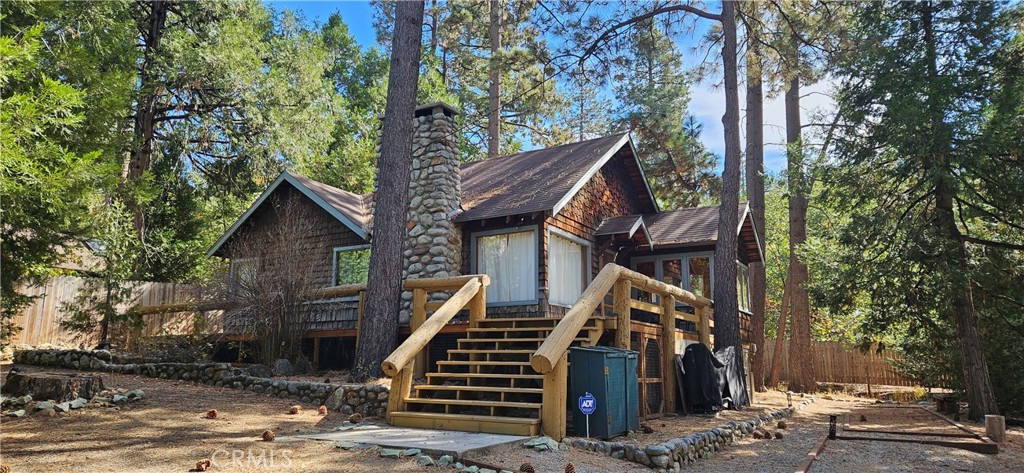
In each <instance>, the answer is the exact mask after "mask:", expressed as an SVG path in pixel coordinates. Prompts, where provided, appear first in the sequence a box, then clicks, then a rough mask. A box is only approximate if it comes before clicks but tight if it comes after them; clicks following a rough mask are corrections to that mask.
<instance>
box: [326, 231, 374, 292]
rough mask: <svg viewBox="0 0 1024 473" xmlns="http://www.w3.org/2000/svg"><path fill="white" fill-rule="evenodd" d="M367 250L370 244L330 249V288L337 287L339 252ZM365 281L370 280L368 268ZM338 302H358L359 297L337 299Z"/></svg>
mask: <svg viewBox="0 0 1024 473" xmlns="http://www.w3.org/2000/svg"><path fill="white" fill-rule="evenodd" d="M368 249H370V244H369V243H363V244H359V245H346V246H335V247H334V248H333V249H331V284H330V285H331V286H337V285H338V253H341V252H344V251H359V250H368ZM366 279H367V280H369V279H370V275H369V268H367V275H366ZM338 300H339V301H354V300H359V297H358V296H349V297H341V298H338Z"/></svg>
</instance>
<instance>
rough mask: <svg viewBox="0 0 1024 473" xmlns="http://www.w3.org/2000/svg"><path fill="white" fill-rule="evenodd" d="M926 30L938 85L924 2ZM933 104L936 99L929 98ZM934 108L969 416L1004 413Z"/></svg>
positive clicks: (939, 192)
mask: <svg viewBox="0 0 1024 473" xmlns="http://www.w3.org/2000/svg"><path fill="white" fill-rule="evenodd" d="M922 10H923V15H922V22H921V23H922V25H921V26H922V28H923V29H924V41H925V44H926V48H927V50H926V54H928V79H929V84H930V85H931V86H932V87H935V86H936V85H937V84H938V81H939V73H938V59H937V57H938V55H937V53H936V51H935V40H934V33H933V28H934V25H933V20H932V10H931V5H930V4H929V3H927V2H925V3H924V4H922ZM929 102H930V101H929ZM929 112H930V118H931V124H932V133H931V135H932V139H933V140H934V146H935V148H936V152H935V157H936V159H935V160H934V163H935V165H937V166H939V168H938V169H937V170H933V169H932V167H933V164H932V163H930V162H926V163H925V169H926V170H928V171H931V174H932V175H933V176H934V179H935V210H936V218H935V225H936V227H937V228H936V230H938V233H939V234H940V235H943V236H944V237H945V238H946V242H947V246H946V247H947V248H948V251H947V252H946V253H945V254H946V256H947V258H948V259H949V262H950V263H951V264H947V265H946V268H948V269H947V272H948V273H949V275H948V278H947V280H948V281H949V284H950V293H951V294H952V296H953V326H954V327H955V329H956V335H957V342H958V343H959V345H960V365H961V369H962V370H963V376H964V385H965V388H966V389H967V398H968V410H967V417H968V418H969V419H971V420H973V421H979V422H980V421H981V420H982V419H984V417H985V415H998V414H999V405H998V404H997V403H996V397H995V392H994V391H993V389H992V381H991V379H990V377H989V373H988V364H986V363H985V351H984V349H983V348H982V346H981V335H980V333H979V332H978V315H977V313H975V311H974V294H973V289H972V284H971V278H970V271H971V268H970V265H969V262H968V255H967V248H966V246H965V243H964V235H963V234H962V233H961V232H960V228H959V227H957V223H956V214H955V213H954V209H953V200H954V194H953V193H954V190H953V189H952V188H950V186H949V182H952V181H954V180H955V175H954V173H953V170H952V167H951V165H950V163H949V157H948V154H947V147H948V146H949V143H950V142H951V141H952V136H949V135H950V133H949V132H948V130H947V129H946V126H945V125H944V123H943V112H942V110H941V109H939V108H938V107H931V104H929Z"/></svg>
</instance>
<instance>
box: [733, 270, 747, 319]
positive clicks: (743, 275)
mask: <svg viewBox="0 0 1024 473" xmlns="http://www.w3.org/2000/svg"><path fill="white" fill-rule="evenodd" d="M736 298H737V299H738V300H737V303H738V304H739V308H740V310H742V311H745V312H750V273H749V271H748V270H747V267H746V265H744V264H743V263H736Z"/></svg>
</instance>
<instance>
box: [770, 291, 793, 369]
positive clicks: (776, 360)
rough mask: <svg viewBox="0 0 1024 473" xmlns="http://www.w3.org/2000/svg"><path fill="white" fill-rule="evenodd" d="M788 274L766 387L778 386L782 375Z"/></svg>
mask: <svg viewBox="0 0 1024 473" xmlns="http://www.w3.org/2000/svg"><path fill="white" fill-rule="evenodd" d="M789 280H790V277H789V272H788V271H787V272H786V280H785V281H784V282H783V283H782V309H781V310H779V324H778V327H776V329H775V351H773V352H772V367H771V370H769V372H768V386H770V387H773V388H774V387H776V386H778V385H779V378H780V377H781V375H782V357H783V353H782V347H783V345H784V344H785V342H786V314H787V313H788V312H789V300H790V299H791V298H792V293H791V292H790V290H789Z"/></svg>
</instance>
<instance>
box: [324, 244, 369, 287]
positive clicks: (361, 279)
mask: <svg viewBox="0 0 1024 473" xmlns="http://www.w3.org/2000/svg"><path fill="white" fill-rule="evenodd" d="M333 271H334V285H336V286H341V285H345V284H366V280H367V279H368V278H369V274H370V246H369V245H359V246H342V247H338V248H335V249H334V270H333Z"/></svg>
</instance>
